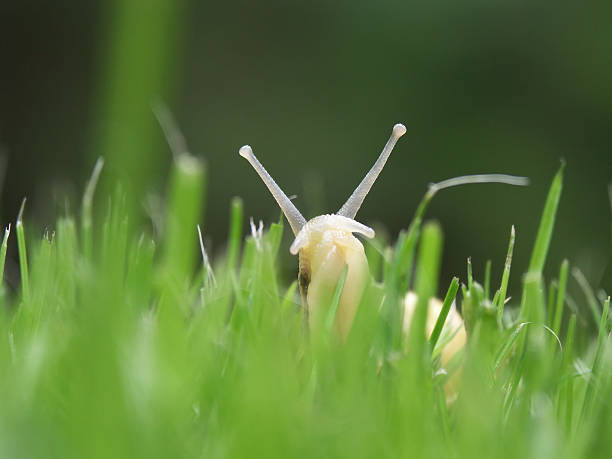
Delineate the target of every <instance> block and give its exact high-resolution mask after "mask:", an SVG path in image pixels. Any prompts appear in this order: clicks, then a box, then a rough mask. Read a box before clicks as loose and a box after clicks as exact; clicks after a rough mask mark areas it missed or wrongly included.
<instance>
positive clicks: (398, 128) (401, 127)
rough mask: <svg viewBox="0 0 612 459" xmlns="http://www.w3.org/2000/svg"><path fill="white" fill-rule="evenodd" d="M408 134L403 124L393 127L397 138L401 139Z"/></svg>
mask: <svg viewBox="0 0 612 459" xmlns="http://www.w3.org/2000/svg"><path fill="white" fill-rule="evenodd" d="M405 133H406V126H404V125H403V124H402V123H397V124H396V125H395V126H393V134H394V135H395V136H396V137H401V136H403V135H404V134H405Z"/></svg>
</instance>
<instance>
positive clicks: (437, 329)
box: [429, 277, 459, 349]
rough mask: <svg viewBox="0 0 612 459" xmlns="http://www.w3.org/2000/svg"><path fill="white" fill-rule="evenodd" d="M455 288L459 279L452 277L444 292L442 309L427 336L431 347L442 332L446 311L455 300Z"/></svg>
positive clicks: (457, 287)
mask: <svg viewBox="0 0 612 459" xmlns="http://www.w3.org/2000/svg"><path fill="white" fill-rule="evenodd" d="M457 290H459V279H458V278H456V277H453V280H452V281H451V283H450V286H449V287H448V291H447V292H446V297H444V303H442V310H441V311H440V315H439V316H438V319H437V320H436V325H435V326H434V329H433V331H432V332H431V336H430V337H429V344H430V346H431V349H434V348H435V347H436V343H437V342H438V339H439V338H440V334H441V333H442V328H443V327H444V323H445V322H446V317H447V316H448V311H450V308H451V306H452V304H453V302H454V301H455V297H456V296H457Z"/></svg>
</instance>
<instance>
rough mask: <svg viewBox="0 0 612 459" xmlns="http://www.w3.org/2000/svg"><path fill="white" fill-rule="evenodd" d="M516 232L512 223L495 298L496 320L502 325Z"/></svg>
mask: <svg viewBox="0 0 612 459" xmlns="http://www.w3.org/2000/svg"><path fill="white" fill-rule="evenodd" d="M515 239H516V232H515V231H514V225H512V228H511V229H510V241H509V242H508V252H507V253H506V262H505V263H504V272H503V273H502V279H501V285H500V287H499V290H498V291H499V296H498V299H497V322H498V324H499V325H500V327H501V325H502V319H503V316H504V306H505V304H506V292H507V291H508V281H509V280H510V268H511V267H512V254H513V253H514V241H515Z"/></svg>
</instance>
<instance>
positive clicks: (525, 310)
mask: <svg viewBox="0 0 612 459" xmlns="http://www.w3.org/2000/svg"><path fill="white" fill-rule="evenodd" d="M564 168H565V163H562V164H561V167H560V168H559V171H558V172H557V174H556V175H555V177H554V179H553V181H552V184H551V186H550V190H549V192H548V196H547V198H546V203H545V204H544V212H543V213H542V218H541V220H540V226H539V228H538V233H537V236H536V241H535V244H534V247H533V250H532V252H531V260H530V262H529V273H530V275H534V276H535V275H540V276H541V273H542V270H543V269H544V263H545V262H546V256H547V255H548V248H549V246H550V241H551V239H552V233H553V229H554V227H555V218H556V215H557V208H558V207H559V200H560V199H561V191H562V190H563V170H564ZM527 291H528V289H524V290H523V298H522V299H521V312H520V316H521V318H522V319H523V320H529V319H528V318H529V317H530V314H531V313H536V314H537V315H539V313H540V311H535V307H534V306H533V305H532V304H531V303H530V302H529V301H528V300H527V298H526V296H525V295H526V294H527ZM538 320H539V319H538Z"/></svg>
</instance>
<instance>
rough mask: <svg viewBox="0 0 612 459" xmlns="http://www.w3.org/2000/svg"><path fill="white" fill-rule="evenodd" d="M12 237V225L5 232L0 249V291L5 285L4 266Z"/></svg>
mask: <svg viewBox="0 0 612 459" xmlns="http://www.w3.org/2000/svg"><path fill="white" fill-rule="evenodd" d="M10 235H11V224H10V223H9V225H8V227H7V228H6V229H5V230H4V237H3V238H2V246H1V247H0V289H1V288H2V286H3V283H4V265H5V264H6V251H7V249H8V239H9V236H10Z"/></svg>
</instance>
